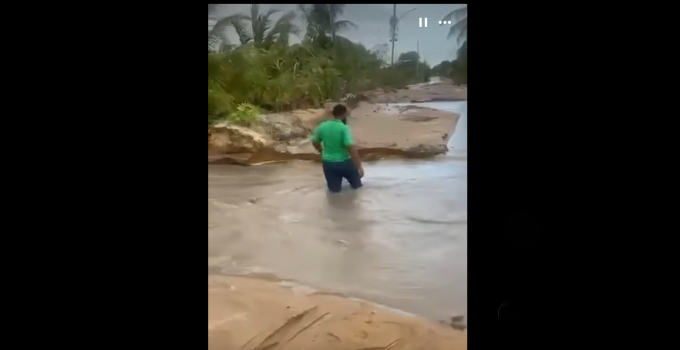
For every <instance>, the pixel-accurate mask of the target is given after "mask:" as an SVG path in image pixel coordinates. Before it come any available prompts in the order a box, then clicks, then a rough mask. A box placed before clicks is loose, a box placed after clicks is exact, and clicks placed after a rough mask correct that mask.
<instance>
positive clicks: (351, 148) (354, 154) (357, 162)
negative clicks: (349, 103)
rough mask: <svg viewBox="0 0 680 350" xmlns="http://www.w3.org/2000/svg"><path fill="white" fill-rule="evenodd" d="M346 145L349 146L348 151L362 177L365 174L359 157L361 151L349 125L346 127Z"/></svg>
mask: <svg viewBox="0 0 680 350" xmlns="http://www.w3.org/2000/svg"><path fill="white" fill-rule="evenodd" d="M344 141H345V142H344V143H345V147H347V152H349V156H350V157H351V158H352V162H353V163H354V166H355V167H356V168H357V170H358V171H359V175H361V177H363V176H364V168H363V167H362V166H361V159H360V158H359V152H358V151H357V147H356V146H355V145H354V140H353V139H352V131H351V130H350V129H349V127H347V128H346V129H345V139H344Z"/></svg>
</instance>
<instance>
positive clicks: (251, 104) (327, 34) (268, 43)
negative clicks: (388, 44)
mask: <svg viewBox="0 0 680 350" xmlns="http://www.w3.org/2000/svg"><path fill="white" fill-rule="evenodd" d="M216 6H220V5H210V4H209V5H208V19H209V27H208V122H209V123H211V122H212V121H215V120H218V119H223V118H229V117H230V116H234V118H240V117H239V113H241V112H242V111H244V110H247V111H250V113H255V112H256V111H259V110H260V109H264V110H269V111H286V110H292V109H298V108H311V107H318V106H321V105H322V104H323V102H324V101H326V100H328V99H333V100H337V99H339V98H341V97H342V96H344V95H346V94H348V93H356V92H361V91H366V90H370V89H373V88H377V87H391V88H402V87H404V86H406V85H408V84H413V83H418V82H423V81H426V80H428V79H429V76H431V75H433V73H436V74H434V75H445V76H451V75H452V72H446V74H441V66H442V64H439V65H438V66H435V68H437V69H436V70H435V72H432V69H431V68H430V67H429V65H428V64H427V62H422V61H421V59H420V57H419V55H418V53H416V52H406V53H403V54H401V55H400V56H399V58H398V59H397V61H396V62H395V64H394V65H393V66H389V65H388V64H387V63H386V60H385V57H382V56H383V55H382V54H381V53H380V52H378V51H372V50H368V49H367V48H366V47H364V46H363V45H361V44H359V43H354V42H352V41H351V40H349V39H347V38H345V37H343V36H342V35H341V34H342V33H343V31H345V30H347V29H349V28H357V25H356V24H355V23H353V22H351V21H349V20H343V19H341V17H342V14H343V10H344V7H345V5H344V4H300V5H298V9H297V11H290V12H287V13H282V14H279V11H278V10H273V9H272V10H269V11H267V12H262V11H261V10H260V7H259V5H258V4H251V5H250V13H245V14H235V15H231V16H228V17H223V18H216V17H215V9H216ZM221 6H228V5H221ZM454 12H455V11H454ZM274 15H279V17H278V19H276V20H273V19H272V17H273V16H274ZM450 15H451V16H454V14H453V12H452V14H450ZM298 18H300V19H302V21H301V22H302V23H304V25H303V26H304V28H301V27H300V26H298V25H297V24H296V22H297V21H296V19H298ZM211 20H212V23H210V22H211ZM466 21H467V20H465V23H466ZM458 23H460V22H457V25H458ZM453 27H455V26H453ZM453 27H452V30H453ZM230 28H233V30H234V31H235V32H236V34H237V36H238V42H236V43H232V42H230V41H229V40H228V37H227V35H226V31H227V29H230ZM303 29H304V36H302V33H303ZM464 29H465V32H466V31H467V25H466V24H465V27H464ZM452 33H454V32H453V31H452V32H451V33H449V37H451V36H452V35H453V34H452ZM293 36H297V37H301V38H302V41H301V42H300V43H299V44H294V45H290V39H291V37H293ZM463 47H465V48H466V47H467V42H465V43H464V44H463ZM465 50H467V49H465ZM466 56H467V54H466ZM457 61H460V53H459V58H458V60H457ZM465 66H467V64H465ZM466 76H467V74H466Z"/></svg>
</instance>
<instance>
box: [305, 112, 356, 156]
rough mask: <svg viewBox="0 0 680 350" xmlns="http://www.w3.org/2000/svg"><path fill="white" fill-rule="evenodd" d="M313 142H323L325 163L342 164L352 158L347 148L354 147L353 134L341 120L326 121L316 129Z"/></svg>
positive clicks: (312, 138)
mask: <svg viewBox="0 0 680 350" xmlns="http://www.w3.org/2000/svg"><path fill="white" fill-rule="evenodd" d="M311 140H312V142H321V146H322V148H323V151H322V152H321V159H322V160H323V161H324V162H342V161H345V160H347V159H349V158H350V156H349V152H347V146H350V145H352V132H351V131H349V127H348V126H347V125H345V123H343V122H342V121H340V120H337V119H331V120H326V121H324V122H323V123H321V124H319V126H317V127H316V129H314V132H313V133H312V136H311Z"/></svg>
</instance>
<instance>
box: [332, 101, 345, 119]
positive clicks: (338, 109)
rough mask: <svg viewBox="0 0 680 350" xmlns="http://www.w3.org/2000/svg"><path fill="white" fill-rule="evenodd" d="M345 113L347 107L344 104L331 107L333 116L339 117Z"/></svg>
mask: <svg viewBox="0 0 680 350" xmlns="http://www.w3.org/2000/svg"><path fill="white" fill-rule="evenodd" d="M346 114H347V107H345V105H341V104H337V105H335V107H333V116H334V117H335V118H340V117H342V116H344V115H346Z"/></svg>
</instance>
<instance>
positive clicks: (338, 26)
mask: <svg viewBox="0 0 680 350" xmlns="http://www.w3.org/2000/svg"><path fill="white" fill-rule="evenodd" d="M333 26H334V27H335V30H336V31H338V32H339V31H342V30H346V29H350V28H351V29H357V28H359V27H358V26H357V25H356V24H355V23H354V22H352V21H347V20H340V21H335V23H333Z"/></svg>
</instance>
